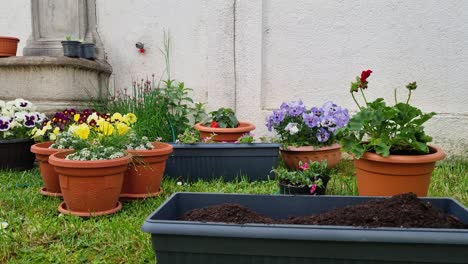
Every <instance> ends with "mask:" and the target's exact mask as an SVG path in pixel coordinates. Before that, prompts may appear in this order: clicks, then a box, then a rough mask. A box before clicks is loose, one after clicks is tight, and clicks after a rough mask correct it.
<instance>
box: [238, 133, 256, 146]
mask: <svg viewBox="0 0 468 264" xmlns="http://www.w3.org/2000/svg"><path fill="white" fill-rule="evenodd" d="M254 141H255V139H254V137H253V135H252V134H251V133H247V134H244V135H242V137H240V138H238V139H237V141H236V142H235V143H240V144H251V143H254Z"/></svg>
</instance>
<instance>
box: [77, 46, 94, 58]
mask: <svg viewBox="0 0 468 264" xmlns="http://www.w3.org/2000/svg"><path fill="white" fill-rule="evenodd" d="M81 58H83V59H87V60H94V59H96V48H95V45H94V43H83V44H81Z"/></svg>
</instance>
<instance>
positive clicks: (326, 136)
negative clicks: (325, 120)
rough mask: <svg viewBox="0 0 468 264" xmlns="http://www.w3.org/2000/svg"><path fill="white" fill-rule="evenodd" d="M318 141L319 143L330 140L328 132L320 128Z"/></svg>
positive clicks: (317, 135)
mask: <svg viewBox="0 0 468 264" xmlns="http://www.w3.org/2000/svg"><path fill="white" fill-rule="evenodd" d="M316 137H317V140H318V141H319V142H326V141H327V140H328V139H329V138H330V133H328V131H327V130H325V129H323V128H320V129H319V130H318V131H317V134H316Z"/></svg>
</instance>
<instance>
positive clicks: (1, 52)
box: [0, 36, 20, 57]
mask: <svg viewBox="0 0 468 264" xmlns="http://www.w3.org/2000/svg"><path fill="white" fill-rule="evenodd" d="M19 41H20V40H19V39H18V38H13V37H3V36H0V57H10V56H16V49H17V48H18V42H19Z"/></svg>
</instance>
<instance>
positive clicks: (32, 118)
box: [24, 114, 37, 128]
mask: <svg viewBox="0 0 468 264" xmlns="http://www.w3.org/2000/svg"><path fill="white" fill-rule="evenodd" d="M36 120H37V118H36V115H35V114H26V115H24V126H25V127H28V128H31V127H34V125H35V124H36Z"/></svg>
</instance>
